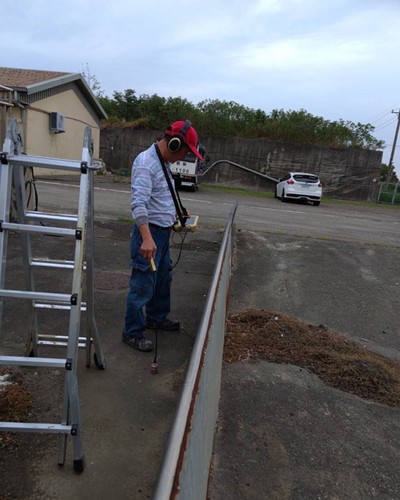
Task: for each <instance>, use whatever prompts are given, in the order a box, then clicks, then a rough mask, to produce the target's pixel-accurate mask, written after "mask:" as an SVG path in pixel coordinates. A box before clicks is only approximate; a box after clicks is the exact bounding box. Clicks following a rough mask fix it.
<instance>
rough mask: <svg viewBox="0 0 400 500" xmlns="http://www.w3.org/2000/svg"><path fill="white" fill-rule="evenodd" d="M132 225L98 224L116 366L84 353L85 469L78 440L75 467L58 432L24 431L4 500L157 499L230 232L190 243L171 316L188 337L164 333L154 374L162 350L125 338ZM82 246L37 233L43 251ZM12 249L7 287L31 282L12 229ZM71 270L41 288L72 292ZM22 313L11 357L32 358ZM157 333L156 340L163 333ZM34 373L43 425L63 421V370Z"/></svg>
mask: <svg viewBox="0 0 400 500" xmlns="http://www.w3.org/2000/svg"><path fill="white" fill-rule="evenodd" d="M130 230H131V224H129V223H127V222H118V221H116V220H113V221H101V222H96V223H95V266H96V272H95V300H96V306H95V309H96V311H95V313H96V314H95V316H96V322H97V325H98V329H99V333H100V335H101V342H102V347H103V350H104V354H105V359H106V369H105V370H98V369H96V368H95V367H94V364H93V363H92V366H91V368H86V366H85V353H84V352H82V351H80V358H79V360H78V366H79V368H78V377H79V391H80V402H81V413H82V415H81V416H82V426H83V446H84V452H85V462H86V467H85V470H84V472H83V473H82V474H81V475H77V474H76V473H75V472H74V471H73V467H72V456H71V453H72V446H71V443H70V442H68V447H67V458H66V462H65V465H64V466H63V467H62V468H59V467H58V466H57V459H58V455H57V453H58V438H57V437H56V436H54V435H48V434H46V435H39V434H35V435H31V434H18V435H17V436H18V442H19V446H18V448H17V449H16V450H12V451H7V450H6V449H0V477H1V479H0V498H3V496H4V498H18V499H24V500H25V499H39V498H40V499H70V498H76V499H82V500H83V499H91V498H93V497H95V498H98V499H113V498H118V499H122V498H127V499H128V498H129V499H130V498H132V499H140V498H150V496H151V494H152V491H153V490H154V486H155V483H156V479H157V474H158V471H159V468H160V465H161V461H162V457H163V453H164V449H165V445H166V442H167V440H168V435H169V431H170V429H171V427H172V422H173V418H174V413H175V409H176V406H177V403H178V400H179V395H180V391H181V387H182V382H183V378H184V374H185V370H186V366H187V364H188V361H189V358H190V355H191V349H192V346H193V342H194V339H195V336H196V332H197V328H198V325H199V323H200V319H201V315H202V308H203V305H204V303H205V300H206V297H207V293H208V289H209V286H210V282H211V277H212V274H213V271H214V266H215V262H216V259H217V255H218V251H219V245H220V242H221V239H222V235H223V231H222V230H221V229H218V228H203V229H202V231H201V232H198V233H194V234H189V235H188V236H187V238H186V240H185V243H184V245H183V254H182V256H181V258H180V261H179V264H178V265H177V267H176V268H175V269H174V280H173V293H172V313H171V317H174V318H177V319H180V321H181V324H182V328H181V331H180V332H179V333H177V332H162V331H161V332H159V333H158V355H157V362H158V365H159V372H158V374H157V375H152V374H151V372H150V365H151V363H152V362H153V359H154V352H153V353H141V352H137V351H135V350H133V349H132V348H130V347H129V346H127V345H126V344H123V343H122V342H121V331H122V326H123V318H124V312H125V300H126V293H127V286H128V280H129V275H130V268H129V233H130ZM179 242H180V237H179V236H178V235H175V236H174V239H173V243H172V259H173V262H176V260H177V258H178V254H179ZM72 245H73V242H71V241H69V240H68V239H67V238H65V237H49V236H40V237H35V238H34V243H33V248H34V249H35V253H34V255H35V256H45V255H47V256H48V257H50V258H56V257H57V256H58V258H64V259H67V258H71V255H72V248H73V247H72ZM9 248H10V254H11V255H10V257H9V259H8V262H7V275H6V276H7V277H8V280H7V287H8V288H13V287H21V288H22V286H23V285H22V283H21V282H20V280H19V278H17V277H18V276H19V275H20V274H21V258H20V241H19V236H18V235H17V234H11V235H10V238H9ZM70 254H71V255H70ZM61 256H62V257H61ZM64 273H65V272H64ZM66 276H67V275H66V274H63V272H62V271H61V272H60V274H56V273H54V271H53V272H51V273H50V272H47V273H46V272H42V273H40V279H38V280H37V289H38V290H41V291H45V290H46V291H62V289H63V287H64V286H65V279H66V278H65V277H66ZM64 290H65V288H64ZM66 293H67V292H66ZM22 311H24V312H25V310H24V308H21V304H20V302H17V301H10V300H9V301H7V302H6V303H5V308H4V315H3V331H2V338H1V340H2V341H1V349H0V353H1V354H2V355H21V354H23V351H24V341H25V333H26V331H27V328H28V329H30V328H31V323H30V321H29V320H28V321H27V317H26V315H25V314H24V313H22ZM60 314H61V316H63V317H59V316H55V313H48V315H47V316H46V317H44V316H41V318H40V326H41V328H43V329H41V332H42V333H54V332H58V333H61V332H65V331H66V329H67V326H68V323H67V317H66V315H63V313H60ZM147 335H148V336H149V337H150V338H151V339H152V340H153V341H155V334H154V331H149V332H148V333H147ZM57 349H60V348H57ZM57 349H55V348H52V349H50V348H49V349H44V348H42V349H41V354H43V355H45V354H47V355H49V356H52V357H54V356H56V357H57V356H60V357H62V354H59V353H58V351H57ZM61 350H62V349H61ZM25 371H27V372H28V373H27V374H26V375H25V382H26V383H27V384H28V385H27V387H28V388H29V390H31V391H32V394H33V396H34V412H35V413H36V414H37V415H38V416H39V417H40V420H38V421H44V422H47V421H50V422H55V423H60V405H61V391H62V383H63V376H62V373H60V371H58V370H49V369H40V368H37V369H25ZM2 495H3V496H2Z"/></svg>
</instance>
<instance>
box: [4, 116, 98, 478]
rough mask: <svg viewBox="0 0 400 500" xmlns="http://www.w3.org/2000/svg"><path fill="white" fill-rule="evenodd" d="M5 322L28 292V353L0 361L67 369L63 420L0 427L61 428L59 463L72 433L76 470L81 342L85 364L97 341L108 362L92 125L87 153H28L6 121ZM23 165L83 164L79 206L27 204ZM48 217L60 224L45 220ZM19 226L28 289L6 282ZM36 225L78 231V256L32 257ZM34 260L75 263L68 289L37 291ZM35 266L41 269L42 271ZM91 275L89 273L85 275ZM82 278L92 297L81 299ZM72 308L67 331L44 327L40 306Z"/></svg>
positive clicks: (79, 467) (54, 265) (79, 463)
mask: <svg viewBox="0 0 400 500" xmlns="http://www.w3.org/2000/svg"><path fill="white" fill-rule="evenodd" d="M0 160H1V167H0V328H1V316H2V311H3V303H4V298H10V299H23V300H25V301H27V302H28V304H29V309H30V312H31V314H32V319H33V322H32V323H33V331H32V332H28V335H27V340H26V348H25V356H0V365H5V366H24V367H45V368H58V369H62V370H64V374H65V377H64V389H63V398H62V399H63V401H62V415H61V423H59V424H55V423H28V422H27V423H20V422H0V431H8V432H39V433H53V434H54V433H56V434H59V437H60V438H59V454H58V464H59V465H63V464H64V462H65V457H66V444H67V436H68V435H70V436H71V440H72V443H73V467H74V470H75V471H76V472H82V471H83V469H84V454H83V447H82V438H81V417H80V403H79V393H78V383H77V374H76V370H77V358H78V348H79V347H84V348H85V349H86V365H87V366H90V359H91V346H92V345H93V346H94V351H95V352H94V362H95V365H96V366H97V367H98V368H99V369H104V368H105V360H104V355H103V352H102V349H101V345H100V338H99V333H98V329H97V325H96V321H95V318H94V266H93V246H94V227H93V211H94V210H93V208H94V207H93V174H94V171H95V170H96V169H97V168H98V167H97V166H95V165H93V143H92V138H91V129H90V128H89V127H86V130H85V133H84V140H83V150H82V161H74V160H65V159H57V158H46V157H38V156H29V155H24V154H23V153H22V134H20V133H18V130H17V122H16V120H15V119H11V120H10V122H9V123H8V126H7V133H6V139H5V141H4V146H3V152H2V153H1V154H0ZM24 167H39V168H51V169H59V170H68V171H75V172H78V173H79V172H80V190H79V202H78V213H77V215H73V214H55V213H53V214H51V213H42V212H36V211H29V210H28V209H27V204H26V197H25V182H24ZM13 187H14V191H15V194H16V204H17V214H18V222H10V201H11V192H12V188H13ZM43 221H46V222H51V223H53V224H54V223H58V224H59V225H60V226H61V225H62V224H64V225H67V226H68V225H72V226H73V227H72V228H71V227H54V226H53V227H51V226H46V225H43ZM10 230H11V231H17V232H19V233H20V236H21V247H22V260H23V272H24V274H25V281H26V290H12V289H5V288H4V287H5V271H6V259H7V240H8V231H10ZM31 233H40V234H46V235H56V236H70V237H72V238H74V239H75V253H74V260H73V261H66V260H65V261H62V260H59V261H57V260H50V259H42V260H39V259H35V258H33V257H32V249H31ZM36 268H50V269H64V270H65V269H69V270H72V274H73V275H72V289H71V291H70V293H65V294H61V293H51V292H38V291H35V285H34V274H33V270H34V269H36ZM36 272H37V271H36ZM84 278H85V279H84ZM83 285H84V286H85V292H86V296H85V299H86V302H83ZM46 308H48V309H51V310H57V309H60V310H64V311H65V310H67V312H68V311H69V328H68V332H66V333H67V335H54V336H49V335H44V336H42V335H40V333H39V328H38V317H37V310H39V309H42V310H43V309H46ZM82 311H86V336H85V337H80V325H81V313H82ZM40 345H46V346H49V345H51V346H55V347H63V354H64V353H65V351H66V356H65V357H63V358H57V357H55V358H50V357H40V356H39V346H40Z"/></svg>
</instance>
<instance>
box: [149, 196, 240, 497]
mask: <svg viewBox="0 0 400 500" xmlns="http://www.w3.org/2000/svg"><path fill="white" fill-rule="evenodd" d="M237 205H238V204H237V203H236V204H235V205H234V206H233V207H232V209H231V211H230V213H229V216H228V219H227V221H226V225H225V230H224V236H223V239H222V243H221V248H220V251H219V254H218V259H217V263H216V266H215V270H214V274H213V277H212V281H211V285H210V290H209V293H208V296H207V301H206V304H205V307H204V310H203V315H202V318H201V322H200V326H199V330H198V332H197V336H196V342H195V344H194V347H193V351H192V356H191V358H190V362H189V366H188V371H187V374H186V378H185V381H184V384H183V389H182V394H181V398H180V401H179V405H178V409H177V412H176V415H175V419H174V423H173V426H172V431H171V434H170V438H169V442H168V445H167V450H166V454H165V457H164V460H163V463H162V466H161V469H160V474H159V477H158V481H157V485H156V490H155V494H154V496H153V498H154V500H166V499H184V500H190V499H193V500H199V499H202V498H204V499H205V498H206V495H207V485H208V475H209V469H210V461H211V454H212V448H213V440H214V429H215V423H216V420H217V412H218V402H219V395H220V386H221V370H222V353H223V346H224V337H225V320H226V312H227V307H228V300H229V285H230V279H231V268H232V252H233V229H234V225H233V221H234V218H235V214H236V209H237Z"/></svg>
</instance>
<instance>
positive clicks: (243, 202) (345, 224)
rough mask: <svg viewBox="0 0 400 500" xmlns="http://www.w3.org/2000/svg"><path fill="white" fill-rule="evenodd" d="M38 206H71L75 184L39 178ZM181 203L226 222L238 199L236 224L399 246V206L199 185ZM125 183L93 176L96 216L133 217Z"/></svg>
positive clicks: (205, 219)
mask: <svg viewBox="0 0 400 500" xmlns="http://www.w3.org/2000/svg"><path fill="white" fill-rule="evenodd" d="M37 186H38V193H39V203H40V207H41V208H43V209H45V208H47V207H54V206H58V207H59V210H60V211H62V209H63V207H68V206H70V205H69V204H70V199H71V197H73V196H76V197H77V195H78V188H77V183H76V182H74V181H73V180H72V176H71V181H69V182H68V180H67V181H66V180H62V181H57V180H56V179H55V180H43V179H41V180H39V181H38V182H37ZM180 197H181V200H182V203H183V205H184V206H185V207H186V208H187V209H188V210H189V211H190V213H191V214H193V215H199V216H200V222H201V223H206V224H214V225H221V226H224V225H225V221H226V218H227V215H228V214H229V211H230V209H231V207H232V205H233V204H234V203H235V202H236V201H238V202H239V206H238V210H237V213H236V218H235V223H236V225H237V227H238V228H242V229H252V230H261V231H265V230H267V231H271V232H279V233H283V234H292V235H302V236H312V237H315V238H334V239H339V240H349V241H359V242H363V243H377V244H389V245H400V216H399V214H400V213H399V210H397V209H392V208H391V207H389V208H387V207H382V206H377V207H374V208H366V207H362V206H358V205H357V204H354V205H353V204H352V205H338V204H330V203H326V204H324V202H323V201H322V202H321V205H320V206H319V207H314V206H312V205H303V204H299V203H296V202H292V203H282V202H281V201H280V200H277V199H269V198H256V197H248V196H240V195H233V194H229V193H224V192H221V191H216V190H212V189H207V188H202V187H200V189H199V190H198V191H196V192H195V193H192V192H186V191H181V192H180ZM129 205H130V190H129V184H128V183H124V184H120V183H110V182H109V180H108V179H107V178H105V179H103V178H102V177H98V178H96V182H95V213H96V217H98V218H115V217H116V216H117V215H118V214H119V217H131V214H130V210H129Z"/></svg>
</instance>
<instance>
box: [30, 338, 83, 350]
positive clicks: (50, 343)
mask: <svg viewBox="0 0 400 500" xmlns="http://www.w3.org/2000/svg"><path fill="white" fill-rule="evenodd" d="M38 345H47V346H50V347H68V342H59V341H57V342H55V341H50V340H38ZM78 347H79V348H80V349H83V348H84V347H85V348H86V342H79V343H78Z"/></svg>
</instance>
